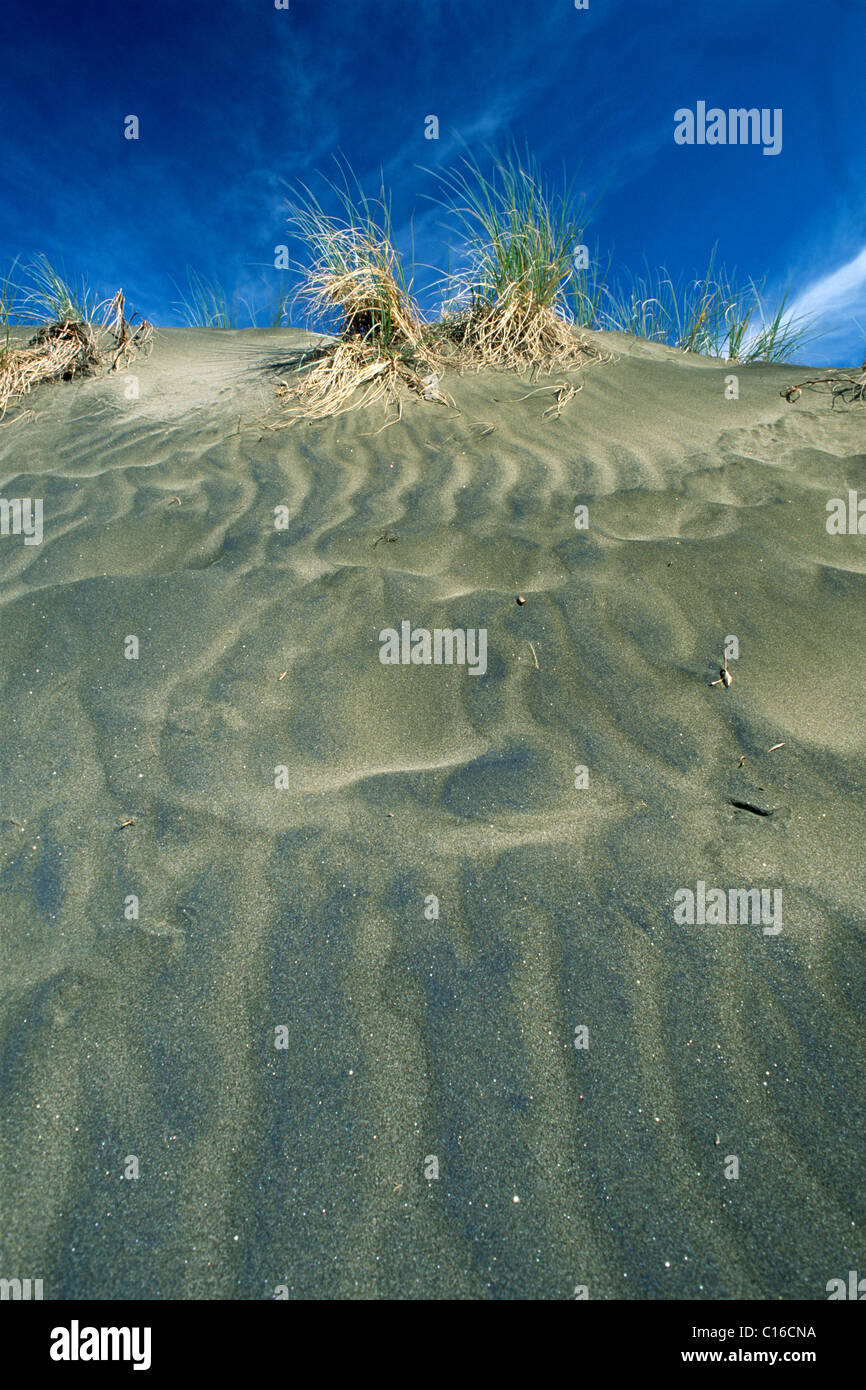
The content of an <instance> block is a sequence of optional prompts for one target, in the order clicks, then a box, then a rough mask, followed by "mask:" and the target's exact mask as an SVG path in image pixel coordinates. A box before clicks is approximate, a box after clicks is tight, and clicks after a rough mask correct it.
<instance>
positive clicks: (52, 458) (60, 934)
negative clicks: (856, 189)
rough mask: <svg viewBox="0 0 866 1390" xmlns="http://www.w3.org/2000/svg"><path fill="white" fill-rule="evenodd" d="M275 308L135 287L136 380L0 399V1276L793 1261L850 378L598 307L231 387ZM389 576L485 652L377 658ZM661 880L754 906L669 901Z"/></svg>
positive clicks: (819, 957) (377, 1277)
mask: <svg viewBox="0 0 866 1390" xmlns="http://www.w3.org/2000/svg"><path fill="white" fill-rule="evenodd" d="M300 341H302V339H301V336H300V335H292V334H287V333H285V332H282V333H280V332H245V333H227V332H222V333H220V332H207V331H202V330H167V331H163V332H161V333H160V335H159V337H158V339H157V343H156V347H155V350H154V353H153V356H152V357H151V359H150V360H149V361H147V362H145V363H143V364H137V365H136V366H135V367H134V369H133V370H134V372H135V374H136V376H137V377H138V380H139V384H140V395H139V398H138V399H137V400H127V399H126V397H125V392H127V391H128V390H129V388H130V382H129V379H128V378H122V377H121V378H117V379H115V378H102V379H96V380H91V381H86V382H83V383H79V384H72V385H59V386H57V387H53V388H43V389H42V390H41V391H40V392H39V394H38V395H36V396H34V397H33V399H32V401H31V402H30V404H31V405H32V406H33V407H34V408H35V409H36V412H37V418H36V420H35V421H33V422H31V423H22V424H16V425H14V426H5V427H4V428H3V429H2V430H0V496H2V497H4V498H7V499H8V498H19V497H41V498H43V499H44V539H43V541H42V544H41V545H33V546H25V545H24V544H23V543H22V539H21V537H20V536H12V535H9V536H4V537H0V649H2V654H3V660H2V668H0V680H2V719H3V756H2V761H0V818H2V823H0V889H2V919H0V947H2V977H0V989H2V1005H0V1112H2V1122H0V1135H2V1137H0V1162H2V1195H0V1276H2V1277H4V1278H12V1277H18V1278H22V1279H23V1278H42V1279H43V1281H44V1291H45V1297H46V1298H107V1297H112V1298H130V1299H132V1298H145V1297H158V1298H249V1299H260V1298H271V1297H274V1296H275V1291H277V1290H280V1289H285V1290H286V1291H287V1292H288V1295H289V1296H290V1297H305V1298H347V1297H350V1298H355V1297H358V1298H398V1299H401V1298H447V1297H457V1298H552V1299H558V1298H572V1297H574V1293H575V1289H576V1288H578V1287H581V1286H583V1287H585V1288H586V1289H587V1290H588V1293H589V1296H590V1298H675V1299H689V1298H706V1299H711V1298H715V1299H718V1298H731V1297H756V1298H766V1299H779V1298H782V1299H815V1298H817V1299H822V1298H826V1292H825V1289H826V1284H827V1281H828V1280H830V1279H832V1278H835V1277H842V1278H846V1277H847V1273H848V1270H849V1269H854V1268H857V1269H859V1270H861V1271H862V1270H863V1268H864V1266H866V1247H864V1243H863V1237H862V1226H863V1219H864V1196H863V1184H862V1159H863V1141H862V1135H863V1133H864V1129H866V1106H864V1082H863V1066H862V1057H863V1047H864V1021H863V1018H864V1016H863V1005H864V985H866V969H864V959H866V957H864V925H866V912H864V878H866V875H864V850H863V845H864V843H866V811H864V807H866V799H864V790H866V771H864V768H866V763H864V753H866V730H864V720H863V689H864V676H866V671H864V661H863V646H864V644H863V637H864V617H863V615H864V598H866V579H864V572H866V536H860V535H857V536H831V535H829V534H828V533H827V530H826V525H825V522H826V519H827V512H826V504H827V501H828V500H829V499H830V498H832V497H843V498H845V497H847V493H848V489H859V495H860V497H861V498H862V497H864V496H866V444H864V441H866V407H860V408H859V409H857V408H852V409H849V410H844V409H837V410H835V411H834V410H831V408H830V404H829V401H828V399H827V398H825V397H811V398H810V397H808V396H804V398H803V399H802V400H801V401H800V402H799V403H797V404H796V405H789V404H787V403H786V401H785V400H783V399H782V398H781V397H780V391H781V390H783V389H785V388H786V387H788V386H790V385H791V384H792V383H793V382H794V381H795V380H797V379H799V377H802V376H804V375H808V374H809V373H808V372H807V371H805V370H804V369H797V368H783V367H753V368H731V367H728V366H725V365H724V364H722V363H717V362H708V361H705V360H701V359H688V358H684V357H682V356H681V355H680V354H677V353H675V352H673V351H671V350H668V349H665V348H661V347H649V346H647V345H641V344H637V343H635V342H634V341H633V340H631V339H628V338H620V337H617V338H613V337H610V338H608V340H607V341H608V344H609V345H612V346H613V347H614V348H615V350H616V352H617V354H618V356H617V360H615V361H613V362H609V363H604V364H599V365H595V366H592V367H591V368H589V369H587V370H586V371H584V372H583V373H579V374H576V375H574V376H572V377H571V378H570V379H571V380H572V381H573V382H574V384H577V382H578V381H581V380H582V381H583V382H584V386H583V389H582V390H581V391H580V392H579V393H578V395H577V396H576V397H575V399H574V400H572V401H571V402H570V403H569V404H568V405H566V406H565V407H564V409H563V412H562V416H561V418H559V419H555V418H547V419H543V418H542V417H543V412H544V411H545V409H546V407H547V406H548V405H549V404H550V403H551V401H552V400H553V396H552V395H545V394H543V393H537V394H534V395H529V396H528V398H526V399H521V397H527V393H528V392H529V391H530V390H532V389H533V386H534V385H544V384H546V379H544V378H542V379H541V381H540V382H538V383H532V382H529V381H524V380H521V379H519V378H517V377H515V376H509V375H503V374H493V373H486V374H483V375H479V376H474V375H467V376H465V377H463V378H448V379H447V380H446V381H445V383H444V387H445V388H446V389H447V390H448V391H449V392H450V393H451V394H452V395H453V397H454V400H455V402H456V406H457V407H458V409H447V408H444V407H442V406H438V405H435V404H432V403H425V402H421V401H415V400H413V401H411V402H409V403H407V404H406V406H405V408H404V412H403V418H402V421H400V422H399V423H397V424H393V425H391V426H390V427H388V428H386V429H384V430H383V429H381V427H382V425H383V424H384V423H385V421H386V420H387V419H388V418H389V417H388V414H387V412H385V410H384V409H383V408H377V409H372V410H369V411H364V412H355V413H353V414H351V415H348V416H346V417H343V418H342V419H338V420H336V421H331V422H327V423H323V424H318V425H312V426H307V425H301V426H297V427H295V428H292V429H290V430H284V431H279V432H276V433H275V432H271V431H269V430H268V429H266V428H264V427H263V425H262V421H263V420H268V419H270V420H273V419H274V418H275V412H276V411H277V410H278V406H277V405H276V403H275V401H274V395H273V379H274V377H275V375H276V376H279V375H280V364H281V363H285V362H286V361H287V358H288V355H289V351H290V348H291V347H292V345H295V344H297V343H298V342H300ZM732 372H735V373H736V375H737V377H738V379H739V392H740V394H739V399H736V400H730V399H726V394H725V378H726V377H727V376H729V375H730V374H731V373H732ZM284 374H285V373H284V372H283V375H284ZM564 379H565V378H563V377H561V376H556V375H554V376H553V377H552V378H550V379H549V381H548V382H547V384H549V383H550V382H552V383H554V384H557V383H558V382H560V381H562V380H564ZM491 426H492V428H491ZM578 505H585V506H587V507H588V509H589V526H588V529H586V530H578V529H576V528H575V525H574V509H575V507H576V506H578ZM277 508H284V509H285V510H284V511H283V512H282V513H280V514H279V515H280V516H281V518H282V520H283V521H284V523H285V524H284V526H283V527H282V529H279V528H277V527H275V524H274V521H275V516H276V515H277V513H275V509H277ZM386 532H390V533H392V534H393V535H395V536H396V539H395V540H388V539H380V538H382V537H384V536H385V533H386ZM518 594H521V595H523V596H525V599H526V602H525V604H523V605H518V604H517V603H516V602H515V599H516V596H517V595H518ZM402 620H409V621H411V622H412V624H413V626H414V627H423V628H427V629H434V628H473V629H476V630H477V629H479V628H486V629H487V633H488V657H487V670H486V672H485V674H483V675H478V676H475V675H471V674H470V673H469V671H468V670H467V669H466V668H465V667H460V666H454V667H444V666H427V667H424V666H408V667H406V666H384V665H382V664H381V662H380V661H379V640H378V639H379V632H380V631H381V630H382V629H384V628H388V627H395V628H399V626H400V623H401V621H402ZM731 634H732V635H735V636H736V637H737V638H738V641H739V645H740V657H739V659H738V660H732V661H731V662H730V668H731V671H732V673H733V675H734V682H733V685H732V686H731V687H730V688H729V689H725V688H724V687H722V686H715V687H712V686H711V685H710V681H711V680H713V679H714V678H715V677H716V676H717V675H718V667H719V665H720V662H721V658H722V653H723V646H724V642H725V639H726V637H727V636H728V635H731ZM130 635H134V636H136V637H137V638H138V642H139V656H138V659H135V660H129V659H126V657H125V655H124V651H125V642H126V639H127V637H128V636H130ZM779 743H783V744H784V747H783V748H777V749H776V750H775V751H773V752H768V751H767V750H768V749H770V748H771V746H772V745H774V744H779ZM743 758H744V759H745V761H741V760H743ZM279 766H285V767H286V768H287V769H288V773H287V782H288V786H287V787H286V788H285V789H277V788H276V787H275V785H274V781H275V769H276V768H277V767H279ZM580 766H584V767H586V768H587V769H588V777H589V785H588V786H587V787H576V786H575V780H576V778H575V769H576V768H577V767H580ZM578 780H579V779H578ZM734 800H739V801H741V802H743V803H748V804H751V805H754V806H757V807H760V808H763V809H769V810H772V814H771V815H767V816H759V815H755V814H753V813H752V812H749V811H746V810H741V809H737V808H736V807H734V806H733V805H732V804H731V803H732V801H734ZM124 821H134V824H128V825H126V826H124V827H123V828H121V822H124ZM698 881H704V882H706V884H708V885H710V886H719V887H721V888H723V889H725V890H727V889H730V888H737V887H744V888H765V889H773V890H775V889H781V891H782V902H783V926H782V930H781V932H779V933H778V934H776V935H770V934H765V933H764V932H763V931H762V929H761V927H760V926H759V925H751V924H749V925H729V926H699V925H694V926H689V925H677V924H676V923H675V922H674V916H673V914H674V895H675V894H676V893H677V891H678V890H680V889H684V888H691V889H692V890H694V889H695V888H696V884H697V882H698ZM130 895H135V896H136V897H137V898H138V903H139V908H138V911H139V915H138V918H137V919H135V918H134V917H128V916H126V915H125V912H129V911H130V907H129V899H130ZM434 897H435V899H437V900H438V916H437V915H436V903H434V902H433V898H434ZM581 1026H583V1027H585V1028H586V1029H587V1030H588V1047H586V1048H576V1047H575V1046H574V1041H575V1036H576V1035H575V1030H576V1029H578V1028H580V1027H581ZM281 1027H282V1028H284V1029H285V1032H284V1033H283V1034H281V1035H279V1036H280V1040H281V1041H284V1042H285V1044H286V1046H285V1047H281V1048H277V1047H276V1046H275V1041H276V1039H277V1036H278V1035H277V1034H276V1032H275V1030H276V1029H278V1028H281ZM580 1036H581V1035H578V1037H580ZM732 1157H736V1158H737V1160H738V1164H739V1176H738V1177H737V1178H726V1177H725V1172H726V1170H727V1171H730V1170H731V1158H732ZM132 1158H135V1159H137V1161H138V1170H139V1176H138V1178H137V1179H136V1178H134V1177H129V1176H125V1174H126V1173H127V1172H132V1171H134V1168H135V1165H134V1164H131V1162H130V1160H131V1159H132ZM433 1159H435V1160H436V1161H437V1163H438V1169H439V1177H438V1179H435V1178H430V1177H428V1176H426V1175H425V1174H429V1173H431V1172H432V1171H434V1165H433V1164H432V1160H433Z"/></svg>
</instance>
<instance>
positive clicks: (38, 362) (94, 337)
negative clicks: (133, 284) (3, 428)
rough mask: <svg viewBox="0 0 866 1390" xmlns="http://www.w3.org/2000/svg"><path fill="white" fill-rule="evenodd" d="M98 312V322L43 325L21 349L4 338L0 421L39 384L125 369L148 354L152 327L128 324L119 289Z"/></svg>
mask: <svg viewBox="0 0 866 1390" xmlns="http://www.w3.org/2000/svg"><path fill="white" fill-rule="evenodd" d="M100 307H101V308H102V309H103V311H104V316H103V321H102V323H95V322H94V321H93V320H92V319H87V318H82V317H77V316H69V317H64V318H62V319H58V320H56V321H54V322H52V323H48V324H44V325H43V326H42V327H40V328H39V329H37V331H36V333H35V334H34V335H33V337H32V338H31V339H30V341H29V342H28V343H27V344H26V346H24V347H16V346H13V345H12V344H11V342H9V341H8V339H7V343H6V346H5V347H4V348H3V349H2V350H0V420H2V419H3V418H4V417H5V415H6V412H7V410H8V408H9V405H10V403H12V402H15V403H17V404H20V403H21V402H22V401H23V400H24V398H25V396H29V394H30V392H31V391H33V390H34V389H35V388H36V387H37V386H39V385H40V384H41V383H43V382H47V381H72V380H74V378H75V377H78V376H92V375H94V374H95V373H97V372H99V371H100V370H102V369H103V368H105V369H107V370H108V371H110V372H117V371H120V370H125V369H126V367H128V366H129V363H130V362H131V361H132V359H133V357H135V356H137V355H138V354H139V353H141V354H143V355H145V356H146V355H147V354H148V353H149V352H150V350H151V348H152V345H153V326H152V324H150V323H148V322H147V320H144V319H142V320H141V321H140V322H139V323H138V324H137V326H133V324H132V323H130V322H129V321H128V320H127V318H126V315H125V300H124V295H123V291H122V290H118V291H117V294H116V295H114V297H113V298H112V299H111V300H110V301H108V302H107V303H106V304H104V305H102V306H100Z"/></svg>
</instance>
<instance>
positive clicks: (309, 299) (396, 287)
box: [280, 165, 445, 423]
mask: <svg viewBox="0 0 866 1390" xmlns="http://www.w3.org/2000/svg"><path fill="white" fill-rule="evenodd" d="M338 167H339V168H340V174H341V180H340V181H330V180H326V183H327V185H328V188H329V189H330V192H331V195H332V197H333V199H334V200H335V203H336V206H337V209H338V211H337V213H336V214H334V213H329V212H326V210H325V209H324V208H323V207H322V205H321V203H320V201H319V199H318V198H317V197H316V195H315V194H314V193H312V192H311V190H310V189H309V188H307V187H306V186H305V185H301V186H300V191H299V192H298V194H297V195H296V196H295V197H294V199H293V200H292V201H291V202H290V204H289V217H288V221H289V228H290V231H291V233H292V235H293V236H294V237H295V238H296V239H297V240H299V241H300V242H301V243H302V245H303V247H304V248H305V251H306V260H305V261H304V262H303V263H301V264H300V266H299V269H300V271H301V284H300V288H299V290H298V291H297V293H296V295H295V301H296V302H297V303H298V304H299V305H300V306H301V308H302V309H303V311H304V313H305V316H306V319H307V322H308V325H310V326H313V325H314V326H316V327H318V328H319V330H320V331H321V330H324V331H326V332H330V333H331V334H332V335H334V341H332V342H330V343H328V344H325V345H324V346H321V347H317V348H314V349H312V350H310V351H308V352H305V353H303V354H302V355H301V357H300V359H299V360H298V362H297V363H296V364H295V374H294V379H293V380H292V381H291V382H288V381H284V382H282V383H281V386H280V394H281V395H282V396H283V397H284V398H285V399H287V400H289V401H290V402H291V405H292V410H293V413H292V417H291V420H295V419H303V420H322V419H325V418H328V417H330V416H334V415H340V414H342V413H343V412H344V411H346V410H349V409H353V408H358V407H361V406H367V405H371V404H373V403H375V402H377V401H381V400H383V399H386V398H389V399H393V400H397V401H399V400H400V393H401V388H403V387H405V388H408V389H409V390H411V391H414V392H416V393H417V394H419V395H423V396H425V397H426V399H428V400H440V401H442V400H444V399H445V398H444V396H442V394H441V393H440V392H439V391H438V385H437V384H436V383H437V380H438V379H437V376H436V373H437V369H439V368H441V365H442V363H441V360H440V355H439V353H438V352H437V350H436V346H435V343H434V341H433V337H432V334H431V333H430V331H429V326H427V325H425V324H424V323H423V322H422V318H421V314H420V311H419V309H418V306H417V304H416V302H415V299H414V297H413V294H412V287H411V283H410V282H409V281H408V280H407V277H406V274H405V271H404V268H403V262H402V258H401V256H400V254H399V252H398V251H397V249H396V247H395V245H394V239H393V234H392V224H391V207H390V201H389V199H388V198H387V196H386V194H385V191H384V189H381V190H380V194H379V196H378V197H377V198H373V199H371V198H368V197H367V195H366V194H365V193H364V191H363V189H362V187H361V185H360V183H359V181H358V179H357V177H356V175H355V174H354V173H353V172H352V171H351V169H350V168H349V167H348V165H339V166H338ZM291 420H290V421H289V423H291Z"/></svg>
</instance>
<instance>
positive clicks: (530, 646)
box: [529, 642, 541, 671]
mask: <svg viewBox="0 0 866 1390" xmlns="http://www.w3.org/2000/svg"><path fill="white" fill-rule="evenodd" d="M529 650H530V651H531V652H532V659H533V661H534V662H535V669H536V671H540V670H541V667H540V666H539V664H538V657H537V656H536V655H535V648H534V647H533V645H532V643H531V642H530V644H529Z"/></svg>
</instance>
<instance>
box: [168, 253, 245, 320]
mask: <svg viewBox="0 0 866 1390" xmlns="http://www.w3.org/2000/svg"><path fill="white" fill-rule="evenodd" d="M175 289H176V290H177V292H178V294H179V295H180V299H179V300H177V301H176V302H175V306H174V307H175V309H176V311H177V313H178V316H179V317H180V319H181V320H182V322H183V323H184V324H185V325H186V326H187V328H237V327H238V326H239V321H240V316H241V311H242V309H246V310H247V312H249V308H248V305H247V304H246V301H245V300H244V299H242V298H241V296H240V295H239V294H238V292H237V290H233V291H231V292H229V291H227V290H226V289H224V287H223V286H222V285H221V284H220V282H219V280H208V279H207V278H206V277H205V276H204V275H200V274H199V272H198V271H197V270H194V269H193V267H192V266H187V268H186V289H185V290H182V289H181V288H180V286H179V285H175Z"/></svg>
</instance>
